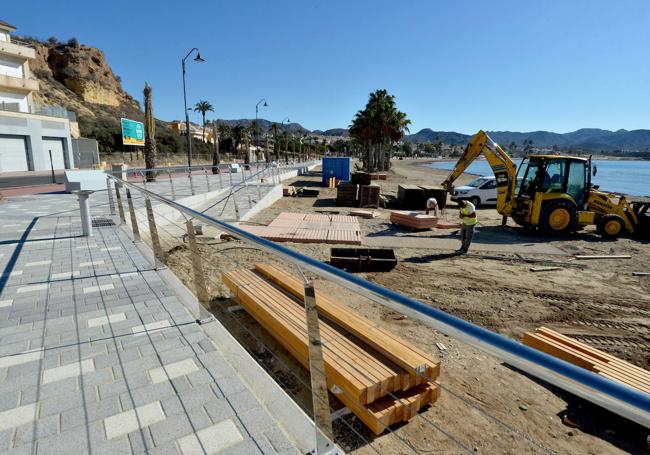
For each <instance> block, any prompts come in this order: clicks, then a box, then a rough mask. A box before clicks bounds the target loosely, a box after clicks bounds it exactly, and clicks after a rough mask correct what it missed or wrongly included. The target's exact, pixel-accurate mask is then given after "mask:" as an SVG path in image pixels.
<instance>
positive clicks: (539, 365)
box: [107, 174, 650, 428]
mask: <svg viewBox="0 0 650 455" xmlns="http://www.w3.org/2000/svg"><path fill="white" fill-rule="evenodd" d="M107 176H108V178H110V179H113V180H115V181H117V182H119V183H120V184H121V185H124V186H127V187H129V188H132V189H134V190H137V191H140V192H142V193H144V194H145V195H146V196H148V197H149V198H152V199H155V200H157V201H159V202H162V203H164V204H167V205H169V206H171V207H173V208H175V209H176V210H178V211H180V212H181V213H184V214H187V215H189V216H190V217H192V218H195V219H199V220H201V221H203V222H205V223H206V224H210V225H213V226H215V227H217V228H219V229H220V230H223V231H225V232H227V233H229V234H231V235H233V236H235V237H237V238H240V239H242V240H244V241H246V242H249V243H251V244H253V245H255V246H256V247H258V248H259V249H261V250H263V251H266V252H268V253H271V254H274V255H277V256H279V257H281V258H282V259H285V260H287V261H289V262H291V263H293V264H295V265H298V266H299V267H301V268H303V269H305V270H309V271H310V272H312V273H314V274H315V275H317V276H319V277H321V278H324V279H327V280H330V281H333V282H334V283H336V284H339V285H341V286H343V287H345V288H347V289H349V290H351V291H353V292H356V293H357V294H360V295H362V296H364V297H366V298H369V299H371V300H373V301H375V302H377V303H379V304H381V305H384V306H386V307H388V308H391V309H393V310H395V311H399V312H400V313H403V314H405V315H407V316H409V317H411V318H413V319H417V320H419V321H421V322H423V323H424V324H426V325H428V326H429V327H432V328H434V329H436V330H438V331H440V332H442V333H444V334H446V335H449V336H451V337H454V338H456V339H458V340H460V341H462V342H464V343H467V344H468V345H470V346H472V347H475V348H478V349H480V350H482V351H484V352H486V353H488V354H490V355H492V356H494V357H497V358H499V359H501V360H503V361H504V362H506V363H508V364H510V365H512V366H514V367H516V368H518V369H520V370H522V371H524V372H526V373H528V374H530V375H532V376H534V377H536V378H539V379H542V380H544V381H546V382H548V383H550V384H553V385H555V386H557V387H559V388H561V389H563V390H566V391H568V392H571V393H573V394H575V395H578V396H580V397H582V398H584V399H585V400H587V401H590V402H592V403H595V404H597V405H599V406H602V407H604V408H606V409H609V410H610V411H612V412H614V413H616V414H619V415H621V416H623V417H626V418H628V419H630V420H632V421H634V422H637V423H639V424H641V425H643V426H645V427H647V428H650V394H646V393H643V392H641V391H637V390H635V389H632V388H630V387H627V386H625V385H623V384H621V383H618V382H615V381H612V380H610V379H607V378H605V377H602V376H599V375H597V374H595V373H592V372H590V371H588V370H585V369H583V368H580V367H577V366H575V365H573V364H571V363H568V362H565V361H564V360H560V359H558V358H556V357H553V356H550V355H548V354H545V353H543V352H541V351H538V350H536V349H533V348H530V347H528V346H526V345H524V344H521V343H519V342H517V341H515V340H512V339H510V338H507V337H505V336H503V335H499V334H497V333H495V332H492V331H490V330H488V329H486V328H483V327H480V326H478V325H476V324H473V323H471V322H469V321H466V320H464V319H461V318H459V317H456V316H453V315H451V314H449V313H446V312H444V311H442V310H439V309H436V308H433V307H430V306H428V305H426V304H424V303H422V302H419V301H417V300H415V299H412V298H410V297H407V296H405V295H402V294H400V293H398V292H395V291H392V290H390V289H387V288H385V287H383V286H379V285H377V284H375V283H372V282H369V281H367V280H364V279H362V278H359V277H357V276H355V275H352V274H350V273H347V272H344V271H342V270H339V269H337V268H335V267H332V266H331V265H328V264H325V263H323V262H321V261H318V260H316V259H314V258H311V257H309V256H305V255H304V254H301V253H299V252H297V251H294V250H292V249H289V248H287V247H284V246H282V245H279V244H277V243H274V242H271V241H269V240H266V239H263V238H261V237H258V236H256V235H253V234H251V233H249V232H247V231H245V230H243V229H241V228H239V227H237V226H233V225H231V224H229V223H226V222H223V221H220V220H218V219H215V218H213V217H211V216H209V215H206V214H204V213H201V212H198V211H196V210H194V209H191V208H189V207H186V206H184V205H182V204H178V203H177V202H175V201H172V200H169V199H167V198H165V197H163V196H160V195H158V194H156V193H153V192H151V191H149V190H146V189H144V188H141V187H139V186H137V185H134V184H132V183H129V182H126V181H124V180H121V179H119V178H116V177H114V176H112V175H110V174H107Z"/></svg>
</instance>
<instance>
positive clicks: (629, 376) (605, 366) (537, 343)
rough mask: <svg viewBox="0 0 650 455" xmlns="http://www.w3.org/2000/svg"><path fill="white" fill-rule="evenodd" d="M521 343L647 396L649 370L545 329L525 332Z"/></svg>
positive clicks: (649, 380) (649, 382)
mask: <svg viewBox="0 0 650 455" xmlns="http://www.w3.org/2000/svg"><path fill="white" fill-rule="evenodd" d="M523 343H524V344H525V345H527V346H530V347H531V348H535V349H538V350H540V351H542V352H545V353H547V354H549V355H552V356H553V357H557V358H559V359H562V360H565V361H567V362H569V363H572V364H574V365H576V366H579V367H581V368H584V369H587V370H589V371H593V372H594V373H596V374H599V375H601V376H604V377H606V378H609V379H611V380H613V381H618V382H620V383H623V384H625V385H627V386H629V387H633V388H635V389H637V390H640V391H642V392H645V393H649V394H650V371H647V370H644V369H643V368H640V367H638V366H636V365H633V364H631V363H629V362H626V361H624V360H621V359H619V358H618V357H615V356H613V355H610V354H607V353H606V352H603V351H601V350H599V349H596V348H593V347H591V346H589V345H587V344H585V343H581V342H579V341H578V340H575V339H573V338H571V337H568V336H566V335H562V334H561V333H558V332H555V331H554V330H551V329H548V328H546V327H539V328H538V329H537V330H536V331H535V333H530V332H526V333H524V337H523Z"/></svg>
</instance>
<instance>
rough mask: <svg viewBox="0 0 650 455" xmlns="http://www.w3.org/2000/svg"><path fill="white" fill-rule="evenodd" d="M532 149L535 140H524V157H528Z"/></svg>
mask: <svg viewBox="0 0 650 455" xmlns="http://www.w3.org/2000/svg"><path fill="white" fill-rule="evenodd" d="M532 149H533V140H532V139H525V140H524V155H528V154H529V153H530V151H531V150H532Z"/></svg>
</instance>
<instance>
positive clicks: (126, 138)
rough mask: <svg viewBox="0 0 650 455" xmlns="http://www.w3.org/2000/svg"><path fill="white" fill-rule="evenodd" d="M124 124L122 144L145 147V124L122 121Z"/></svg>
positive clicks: (124, 119) (125, 119)
mask: <svg viewBox="0 0 650 455" xmlns="http://www.w3.org/2000/svg"><path fill="white" fill-rule="evenodd" d="M120 122H121V123H122V144H124V145H138V146H144V124H143V123H142V122H136V121H135V120H129V119H128V118H122V119H120Z"/></svg>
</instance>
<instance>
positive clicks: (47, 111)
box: [0, 102, 77, 122]
mask: <svg viewBox="0 0 650 455" xmlns="http://www.w3.org/2000/svg"><path fill="white" fill-rule="evenodd" d="M2 112H14V113H16V114H18V116H22V117H28V116H29V115H41V116H44V117H55V118H67V119H68V120H70V121H71V122H76V121H77V115H76V114H75V113H74V112H71V111H69V110H67V109H66V108H64V107H63V106H56V105H50V104H36V103H33V104H31V105H30V106H29V109H28V110H27V111H25V110H21V107H20V105H19V104H18V103H4V102H0V113H2Z"/></svg>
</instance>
